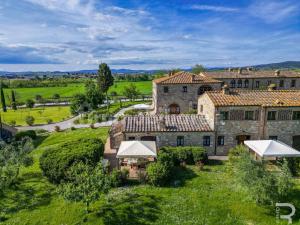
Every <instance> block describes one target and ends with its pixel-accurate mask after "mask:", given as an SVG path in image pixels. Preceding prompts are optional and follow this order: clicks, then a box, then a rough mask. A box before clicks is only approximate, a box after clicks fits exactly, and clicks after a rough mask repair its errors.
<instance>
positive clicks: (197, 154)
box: [160, 146, 208, 165]
mask: <svg viewBox="0 0 300 225" xmlns="http://www.w3.org/2000/svg"><path fill="white" fill-rule="evenodd" d="M160 151H161V152H166V153H168V154H171V155H172V157H173V160H174V164H175V165H179V164H180V163H182V162H185V163H187V164H190V165H193V164H195V163H197V162H203V163H206V162H207V160H208V156H207V152H206V150H205V149H204V148H202V147H197V146H185V147H181V146H180V147H168V146H167V147H162V148H161V149H160Z"/></svg>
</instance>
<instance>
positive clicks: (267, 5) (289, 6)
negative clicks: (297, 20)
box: [248, 0, 299, 23]
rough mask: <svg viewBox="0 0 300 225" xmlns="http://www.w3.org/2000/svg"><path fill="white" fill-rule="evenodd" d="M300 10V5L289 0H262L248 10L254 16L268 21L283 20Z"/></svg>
mask: <svg viewBox="0 0 300 225" xmlns="http://www.w3.org/2000/svg"><path fill="white" fill-rule="evenodd" d="M298 10H299V5H297V4H295V2H289V1H279V0H275V1H273V0H272V1H270V0H269V1H266V0H260V1H256V2H255V3H254V4H252V5H251V6H250V7H249V9H248V11H249V13H250V14H251V15H252V16H254V17H258V18H260V19H262V20H264V21H265V22H267V23H276V22H281V21H283V20H285V19H288V18H291V17H292V16H293V15H294V14H295V13H296V12H297V11H298Z"/></svg>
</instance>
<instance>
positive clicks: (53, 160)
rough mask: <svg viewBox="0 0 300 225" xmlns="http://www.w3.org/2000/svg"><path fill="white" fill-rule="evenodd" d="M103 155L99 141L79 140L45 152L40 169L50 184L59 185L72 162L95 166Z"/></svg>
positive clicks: (93, 139)
mask: <svg viewBox="0 0 300 225" xmlns="http://www.w3.org/2000/svg"><path fill="white" fill-rule="evenodd" d="M103 153H104V144H103V142H102V141H101V140H99V139H96V138H81V139H78V140H76V141H72V142H67V143H64V144H62V145H58V146H56V147H53V148H50V149H47V150H45V151H44V153H43V154H42V156H41V158H40V167H41V169H42V171H43V174H44V175H45V176H46V177H47V178H48V179H49V180H50V181H51V182H53V183H60V182H61V181H62V180H66V176H65V173H66V171H67V170H68V169H69V167H70V166H71V165H72V164H73V163H74V162H79V161H83V162H86V163H88V164H90V165H91V166H95V165H96V164H97V162H99V160H100V158H101V157H102V156H103Z"/></svg>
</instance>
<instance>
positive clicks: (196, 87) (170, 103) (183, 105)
mask: <svg viewBox="0 0 300 225" xmlns="http://www.w3.org/2000/svg"><path fill="white" fill-rule="evenodd" d="M225 84H227V85H228V86H229V87H230V88H232V89H241V90H244V89H246V90H262V89H267V87H268V86H270V85H271V84H272V85H273V86H275V87H276V89H278V90H285V89H291V90H294V89H300V73H299V72H295V71H288V70H284V71H279V70H276V71H272V70H268V71H266V70H253V69H251V68H248V69H239V70H232V69H229V70H228V71H222V72H219V71H218V72H203V73H200V74H193V73H189V72H178V73H175V74H169V75H168V76H165V77H162V78H158V79H155V80H154V81H153V91H152V95H153V109H154V111H153V112H154V114H161V113H169V114H179V113H187V112H191V111H192V110H195V109H197V103H198V97H199V96H200V95H202V94H203V93H204V92H205V91H211V90H221V87H222V86H223V85H225Z"/></svg>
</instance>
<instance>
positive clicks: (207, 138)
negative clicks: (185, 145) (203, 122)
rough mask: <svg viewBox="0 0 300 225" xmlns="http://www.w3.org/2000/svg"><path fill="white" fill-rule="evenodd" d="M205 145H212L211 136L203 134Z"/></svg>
mask: <svg viewBox="0 0 300 225" xmlns="http://www.w3.org/2000/svg"><path fill="white" fill-rule="evenodd" d="M202 144H203V146H205V147H209V146H210V136H208V135H206V136H203V143H202Z"/></svg>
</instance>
